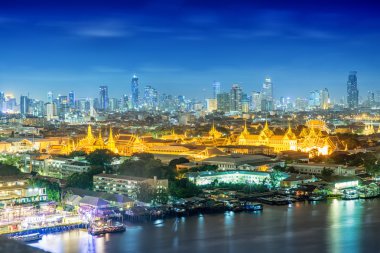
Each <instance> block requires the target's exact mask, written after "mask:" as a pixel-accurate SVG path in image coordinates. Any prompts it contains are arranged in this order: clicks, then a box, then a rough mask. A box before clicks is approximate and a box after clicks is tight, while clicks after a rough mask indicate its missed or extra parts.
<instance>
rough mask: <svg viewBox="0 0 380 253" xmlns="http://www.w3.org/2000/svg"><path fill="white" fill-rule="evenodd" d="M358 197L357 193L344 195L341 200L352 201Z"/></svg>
mask: <svg viewBox="0 0 380 253" xmlns="http://www.w3.org/2000/svg"><path fill="white" fill-rule="evenodd" d="M358 198H359V195H358V194H357V193H346V194H343V196H342V199H343V200H353V199H358Z"/></svg>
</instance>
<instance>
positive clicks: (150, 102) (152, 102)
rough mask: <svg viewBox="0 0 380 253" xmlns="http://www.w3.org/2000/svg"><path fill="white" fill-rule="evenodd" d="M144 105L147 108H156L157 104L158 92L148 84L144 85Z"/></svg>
mask: <svg viewBox="0 0 380 253" xmlns="http://www.w3.org/2000/svg"><path fill="white" fill-rule="evenodd" d="M144 105H145V107H146V108H147V109H156V108H157V106H158V92H157V90H156V89H155V88H153V87H152V86H150V85H147V86H145V90H144Z"/></svg>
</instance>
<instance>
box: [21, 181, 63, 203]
mask: <svg viewBox="0 0 380 253" xmlns="http://www.w3.org/2000/svg"><path fill="white" fill-rule="evenodd" d="M28 183H29V185H30V186H31V187H36V188H46V194H47V196H48V199H49V200H53V201H56V202H59V201H60V200H61V187H60V186H59V184H58V183H56V182H50V181H49V180H46V179H42V178H37V177H34V178H31V179H29V182H28Z"/></svg>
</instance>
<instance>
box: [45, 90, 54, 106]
mask: <svg viewBox="0 0 380 253" xmlns="http://www.w3.org/2000/svg"><path fill="white" fill-rule="evenodd" d="M53 99H54V98H53V92H51V91H49V92H48V93H47V102H48V103H51V104H52V103H53Z"/></svg>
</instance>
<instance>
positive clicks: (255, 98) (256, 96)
mask: <svg viewBox="0 0 380 253" xmlns="http://www.w3.org/2000/svg"><path fill="white" fill-rule="evenodd" d="M251 110H252V111H255V112H259V111H261V93H260V92H258V91H252V95H251Z"/></svg>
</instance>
